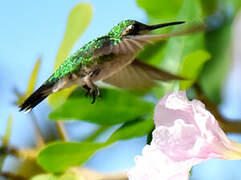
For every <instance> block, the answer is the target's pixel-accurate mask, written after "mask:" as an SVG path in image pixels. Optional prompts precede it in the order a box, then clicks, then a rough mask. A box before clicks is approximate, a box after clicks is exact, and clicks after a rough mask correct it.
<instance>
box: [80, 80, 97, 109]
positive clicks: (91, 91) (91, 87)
mask: <svg viewBox="0 0 241 180" xmlns="http://www.w3.org/2000/svg"><path fill="white" fill-rule="evenodd" d="M85 82H86V84H85V85H83V86H82V87H83V88H84V89H86V90H87V93H86V94H85V96H88V95H91V96H92V102H91V104H94V103H95V99H96V92H97V95H98V97H99V98H101V93H100V89H99V87H98V86H97V85H95V84H94V83H93V82H92V81H91V80H90V79H89V78H86V81H85Z"/></svg>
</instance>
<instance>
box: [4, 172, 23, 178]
mask: <svg viewBox="0 0 241 180" xmlns="http://www.w3.org/2000/svg"><path fill="white" fill-rule="evenodd" d="M0 176H2V177H4V178H8V179H13V180H27V178H25V177H23V176H20V175H17V174H13V173H10V172H0Z"/></svg>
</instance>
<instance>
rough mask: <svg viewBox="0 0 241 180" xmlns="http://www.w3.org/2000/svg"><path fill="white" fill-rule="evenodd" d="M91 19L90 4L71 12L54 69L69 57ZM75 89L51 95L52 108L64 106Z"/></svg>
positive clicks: (80, 5)
mask: <svg viewBox="0 0 241 180" xmlns="http://www.w3.org/2000/svg"><path fill="white" fill-rule="evenodd" d="M91 19H92V7H91V5H90V4H89V3H79V4H77V5H76V6H75V7H74V8H73V9H72V10H71V12H70V15H69V18H68V22H67V27H66V32H65V35H64V39H63V41H62V44H61V46H60V48H59V51H58V54H57V56H56V60H55V68H54V69H56V68H58V67H59V65H60V64H61V63H62V62H63V61H64V60H65V59H66V57H67V56H68V55H69V53H70V51H71V49H72V47H73V46H74V44H75V43H76V41H77V40H78V39H79V38H80V36H81V35H82V34H83V32H84V31H85V30H86V28H87V27H88V25H89V23H90V21H91ZM75 88H76V86H75V87H72V88H70V89H66V90H64V91H60V92H58V93H55V94H52V95H50V96H49V98H48V102H49V104H50V106H51V107H52V108H56V107H58V106H60V105H61V104H63V102H64V101H65V100H66V98H67V97H68V96H69V95H70V94H71V92H72V91H73V90H74V89H75Z"/></svg>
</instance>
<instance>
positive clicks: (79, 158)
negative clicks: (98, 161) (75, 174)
mask: <svg viewBox="0 0 241 180" xmlns="http://www.w3.org/2000/svg"><path fill="white" fill-rule="evenodd" d="M106 145H108V144H105V143H94V142H91V143H89V142H82V143H76V142H57V143H52V144H49V145H48V146H46V147H45V148H44V149H43V150H42V151H41V152H40V153H39V156H38V163H39V164H40V165H41V166H42V167H43V168H44V169H45V170H46V171H50V172H62V171H64V170H66V169H67V168H68V167H70V166H79V165H81V164H83V163H84V162H86V161H87V160H88V159H89V158H90V156H91V155H93V154H94V153H95V152H96V151H97V150H99V149H101V148H103V147H104V146H106Z"/></svg>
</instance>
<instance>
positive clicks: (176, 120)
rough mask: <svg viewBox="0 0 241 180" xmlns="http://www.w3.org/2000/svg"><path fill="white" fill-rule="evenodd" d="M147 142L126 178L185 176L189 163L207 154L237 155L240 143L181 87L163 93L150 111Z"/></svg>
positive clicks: (172, 178)
mask: <svg viewBox="0 0 241 180" xmlns="http://www.w3.org/2000/svg"><path fill="white" fill-rule="evenodd" d="M154 121H155V125H156V129H155V130H154V131H153V139H152V142H151V145H147V146H146V147H145V148H144V149H143V152H142V156H137V157H136V159H135V162H136V167H134V168H132V169H131V170H130V171H129V173H128V177H129V179H130V180H177V179H178V180H187V179H188V177H189V171H190V169H191V167H192V166H194V165H196V164H199V163H201V162H203V161H205V160H207V159H210V158H220V159H228V160H233V159H241V144H239V143H237V142H234V141H232V140H230V139H229V138H228V137H227V136H226V135H225V133H224V132H223V131H222V129H221V128H220V127H219V125H218V122H217V121H216V119H215V117H214V116H213V115H212V114H211V113H210V112H209V111H207V110H206V109H205V106H204V104H203V103H202V102H200V101H198V100H192V101H189V100H188V99H187V97H186V93H185V91H179V92H172V93H168V94H166V95H165V96H164V97H163V98H162V99H161V100H160V101H159V103H158V104H157V105H156V108H155V112H154Z"/></svg>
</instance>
